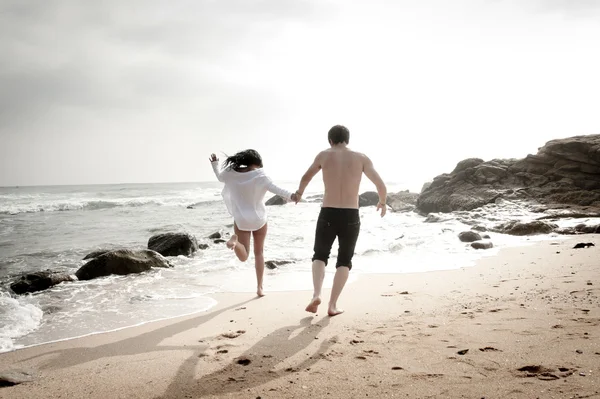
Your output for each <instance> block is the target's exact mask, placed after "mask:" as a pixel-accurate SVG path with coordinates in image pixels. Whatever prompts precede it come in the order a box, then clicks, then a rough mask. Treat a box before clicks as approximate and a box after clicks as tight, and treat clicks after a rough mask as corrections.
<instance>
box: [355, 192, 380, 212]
mask: <svg viewBox="0 0 600 399" xmlns="http://www.w3.org/2000/svg"><path fill="white" fill-rule="evenodd" d="M378 203H379V194H377V193H376V192H375V191H366V192H364V193H362V194H361V195H359V196H358V206H359V207H360V208H362V207H363V206H376V205H377V204H378Z"/></svg>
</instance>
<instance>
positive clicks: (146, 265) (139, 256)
mask: <svg viewBox="0 0 600 399" xmlns="http://www.w3.org/2000/svg"><path fill="white" fill-rule="evenodd" d="M154 267H161V268H168V267H172V266H171V264H170V263H169V261H167V260H166V259H165V258H164V257H163V256H162V255H161V254H159V253H158V252H156V251H152V250H148V249H140V250H135V251H132V250H129V249H118V250H116V251H111V252H107V253H105V254H103V255H100V256H98V257H97V258H94V259H92V260H91V261H89V262H88V263H86V264H85V265H83V266H82V267H81V268H79V270H77V272H76V273H75V275H76V276H77V278H78V279H79V280H91V279H94V278H98V277H104V276H109V275H111V274H116V275H121V276H123V275H127V274H132V273H142V272H145V271H148V270H150V269H152V268H154Z"/></svg>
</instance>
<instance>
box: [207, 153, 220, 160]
mask: <svg viewBox="0 0 600 399" xmlns="http://www.w3.org/2000/svg"><path fill="white" fill-rule="evenodd" d="M208 160H209V161H210V162H217V161H218V160H219V158H217V156H216V155H215V154H210V158H208Z"/></svg>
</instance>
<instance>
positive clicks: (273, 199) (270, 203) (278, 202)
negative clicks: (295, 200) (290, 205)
mask: <svg viewBox="0 0 600 399" xmlns="http://www.w3.org/2000/svg"><path fill="white" fill-rule="evenodd" d="M287 202H288V201H287V199H285V198H283V197H280V196H279V195H276V196H274V197H271V198H270V199H269V200H267V202H265V205H267V206H273V205H285V204H287Z"/></svg>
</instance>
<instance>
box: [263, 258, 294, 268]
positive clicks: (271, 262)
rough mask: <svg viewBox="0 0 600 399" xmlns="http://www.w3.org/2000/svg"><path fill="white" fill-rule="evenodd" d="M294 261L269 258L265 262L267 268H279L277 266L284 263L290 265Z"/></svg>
mask: <svg viewBox="0 0 600 399" xmlns="http://www.w3.org/2000/svg"><path fill="white" fill-rule="evenodd" d="M290 263H292V262H291V261H289V260H268V261H266V262H265V266H266V267H267V269H271V270H273V269H277V266H282V265H288V264H290Z"/></svg>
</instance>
